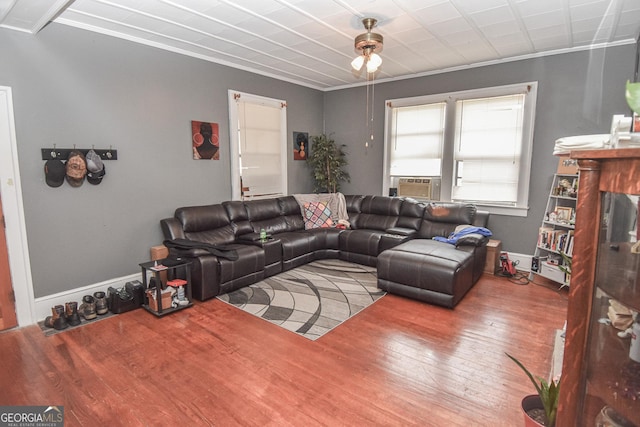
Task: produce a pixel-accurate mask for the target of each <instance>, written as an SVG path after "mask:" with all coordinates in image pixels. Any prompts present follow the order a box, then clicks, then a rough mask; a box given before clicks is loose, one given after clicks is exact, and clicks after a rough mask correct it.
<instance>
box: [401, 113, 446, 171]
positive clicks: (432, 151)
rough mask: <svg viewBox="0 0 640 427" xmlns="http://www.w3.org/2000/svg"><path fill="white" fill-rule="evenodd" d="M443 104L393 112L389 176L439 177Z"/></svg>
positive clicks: (442, 139)
mask: <svg viewBox="0 0 640 427" xmlns="http://www.w3.org/2000/svg"><path fill="white" fill-rule="evenodd" d="M445 107H446V104H445V103H444V102H439V103H436V104H427V105H415V106H408V107H396V108H393V114H392V133H391V142H392V147H391V152H390V175H391V176H440V173H441V170H442V145H443V141H444V117H445Z"/></svg>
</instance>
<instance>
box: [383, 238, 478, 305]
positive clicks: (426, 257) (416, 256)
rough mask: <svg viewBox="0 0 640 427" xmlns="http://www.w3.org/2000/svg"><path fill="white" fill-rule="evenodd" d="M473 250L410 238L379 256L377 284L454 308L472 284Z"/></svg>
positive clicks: (420, 299)
mask: <svg viewBox="0 0 640 427" xmlns="http://www.w3.org/2000/svg"><path fill="white" fill-rule="evenodd" d="M473 268H474V263H473V252H470V251H465V250H460V249H458V248H456V247H455V246H454V245H451V244H448V243H443V242H437V241H435V240H422V239H421V240H410V241H408V242H405V243H402V244H400V245H398V246H396V247H394V248H392V249H388V250H386V251H384V252H382V253H381V254H380V255H378V287H379V288H380V289H382V290H385V291H387V292H390V293H393V294H396V295H401V296H405V297H408V298H413V299H416V300H419V301H424V302H428V303H431V304H437V305H441V306H444V307H448V308H453V307H454V306H455V305H456V304H457V303H458V302H459V301H460V300H461V299H462V297H463V296H464V295H465V294H466V293H467V291H468V290H469V289H470V288H471V287H472V286H473V284H474V281H473Z"/></svg>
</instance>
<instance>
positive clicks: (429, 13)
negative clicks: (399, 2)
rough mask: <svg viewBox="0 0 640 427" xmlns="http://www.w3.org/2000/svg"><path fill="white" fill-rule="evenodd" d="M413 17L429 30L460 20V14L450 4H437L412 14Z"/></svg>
mask: <svg viewBox="0 0 640 427" xmlns="http://www.w3.org/2000/svg"><path fill="white" fill-rule="evenodd" d="M412 15H413V16H414V18H415V19H417V20H418V21H419V22H420V23H421V24H422V25H426V26H427V28H429V27H431V26H433V25H435V24H437V23H441V22H449V21H451V20H454V19H456V18H460V16H461V15H460V12H458V10H457V9H456V8H455V7H454V6H453V5H452V4H451V3H449V2H446V3H440V4H436V5H434V6H430V7H425V8H422V9H419V10H415V11H414V12H412Z"/></svg>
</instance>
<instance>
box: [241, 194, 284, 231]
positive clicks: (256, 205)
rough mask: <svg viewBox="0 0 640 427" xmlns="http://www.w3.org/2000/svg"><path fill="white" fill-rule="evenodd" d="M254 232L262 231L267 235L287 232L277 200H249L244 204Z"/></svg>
mask: <svg viewBox="0 0 640 427" xmlns="http://www.w3.org/2000/svg"><path fill="white" fill-rule="evenodd" d="M244 206H245V208H246V209H247V213H248V214H249V221H251V227H253V231H254V232H259V231H260V230H262V229H264V230H265V231H266V232H267V233H269V234H277V233H283V232H285V231H288V226H287V221H286V219H285V217H284V216H282V212H281V208H280V203H279V202H278V199H265V200H250V201H248V202H244Z"/></svg>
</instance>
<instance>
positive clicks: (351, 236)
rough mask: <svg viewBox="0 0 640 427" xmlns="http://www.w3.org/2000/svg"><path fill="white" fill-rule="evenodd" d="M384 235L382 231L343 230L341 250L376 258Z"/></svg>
mask: <svg viewBox="0 0 640 427" xmlns="http://www.w3.org/2000/svg"><path fill="white" fill-rule="evenodd" d="M384 234H386V232H385V231H380V230H343V232H342V233H340V236H339V240H340V250H341V251H344V252H353V253H358V254H362V255H369V256H374V257H375V256H377V255H378V253H379V244H380V239H381V238H382V236H383V235H384Z"/></svg>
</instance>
